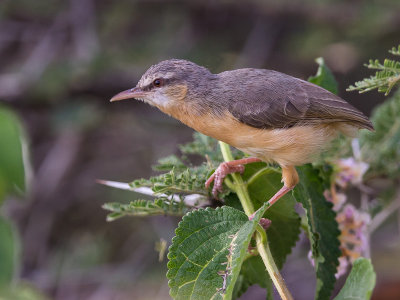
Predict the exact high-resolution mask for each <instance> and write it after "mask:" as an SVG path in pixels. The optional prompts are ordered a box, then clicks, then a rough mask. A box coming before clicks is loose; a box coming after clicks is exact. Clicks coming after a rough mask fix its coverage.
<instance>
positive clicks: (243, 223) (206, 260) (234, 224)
mask: <svg viewBox="0 0 400 300" xmlns="http://www.w3.org/2000/svg"><path fill="white" fill-rule="evenodd" d="M261 213H262V210H259V211H258V212H257V213H256V214H255V216H254V218H253V220H249V219H248V217H247V216H246V215H245V214H244V213H243V212H241V211H239V210H236V209H234V208H232V207H228V206H224V207H222V208H217V209H215V210H214V209H211V208H206V209H199V210H197V211H193V212H190V213H188V214H187V215H186V216H184V217H183V219H182V221H181V222H180V223H179V226H178V228H177V230H176V237H174V238H173V240H172V245H171V247H170V249H169V253H168V259H169V262H168V269H169V271H168V273H167V278H168V279H169V286H170V288H171V290H170V294H171V296H172V297H173V298H174V299H199V300H201V299H230V298H231V296H232V293H233V289H234V285H235V282H236V280H237V278H238V276H239V272H240V269H241V266H242V263H243V261H244V259H245V257H246V254H247V249H248V245H249V243H250V240H251V237H252V235H253V233H254V231H255V230H256V227H257V226H259V225H258V222H259V220H260V218H261Z"/></svg>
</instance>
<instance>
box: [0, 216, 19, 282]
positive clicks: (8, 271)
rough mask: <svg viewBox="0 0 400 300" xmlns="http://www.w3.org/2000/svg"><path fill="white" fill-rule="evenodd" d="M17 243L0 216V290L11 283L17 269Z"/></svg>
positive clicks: (13, 234) (10, 229) (9, 226)
mask: <svg viewBox="0 0 400 300" xmlns="http://www.w3.org/2000/svg"><path fill="white" fill-rule="evenodd" d="M17 254H18V243H17V240H16V235H15V233H14V230H13V228H12V226H11V224H10V223H9V222H8V221H7V220H5V219H4V218H3V217H1V216H0V290H1V289H2V287H4V286H7V285H9V284H10V283H11V281H12V279H13V277H14V272H15V269H16V267H17V257H18V256H17Z"/></svg>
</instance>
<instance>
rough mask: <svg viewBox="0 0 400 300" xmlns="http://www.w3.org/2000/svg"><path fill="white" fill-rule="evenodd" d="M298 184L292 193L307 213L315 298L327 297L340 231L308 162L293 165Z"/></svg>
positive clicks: (318, 179) (334, 265)
mask: <svg viewBox="0 0 400 300" xmlns="http://www.w3.org/2000/svg"><path fill="white" fill-rule="evenodd" d="M297 170H298V172H299V176H300V183H299V184H298V185H297V186H296V188H295V190H294V195H295V198H296V200H297V201H299V202H300V203H301V204H302V205H303V208H304V209H305V210H306V214H307V224H308V232H309V234H310V242H311V247H312V254H313V259H314V262H315V269H316V276H317V287H316V299H321V300H322V299H329V297H330V295H331V292H332V289H333V286H334V284H335V281H336V279H335V273H336V268H337V266H338V264H339V262H338V257H339V256H340V255H341V252H340V250H339V246H340V242H339V240H338V236H339V234H340V231H339V229H338V224H337V222H336V220H335V217H336V214H335V212H334V211H333V210H332V203H330V202H328V201H326V199H325V197H324V196H323V191H324V186H323V182H322V179H321V178H320V177H319V176H318V171H317V170H315V169H313V167H312V166H311V165H305V166H302V167H300V168H297Z"/></svg>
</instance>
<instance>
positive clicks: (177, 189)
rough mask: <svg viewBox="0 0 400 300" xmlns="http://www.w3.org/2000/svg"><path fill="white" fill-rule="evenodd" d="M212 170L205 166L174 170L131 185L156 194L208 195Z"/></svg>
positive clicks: (139, 180) (136, 181)
mask: <svg viewBox="0 0 400 300" xmlns="http://www.w3.org/2000/svg"><path fill="white" fill-rule="evenodd" d="M210 171H211V170H210V168H209V167H207V166H206V165H205V164H202V165H200V166H198V167H193V168H187V169H185V170H184V171H177V170H175V169H174V168H173V169H172V170H171V171H169V172H168V173H165V174H162V175H158V176H154V177H151V178H150V179H149V180H147V179H138V180H135V181H133V182H131V183H130V186H131V187H132V188H138V187H150V188H151V189H152V190H153V191H154V193H156V194H166V195H172V194H201V195H208V190H206V188H205V187H204V183H205V182H206V180H207V178H208V176H209V175H210V173H211V172H210Z"/></svg>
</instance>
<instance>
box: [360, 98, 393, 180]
mask: <svg viewBox="0 0 400 300" xmlns="http://www.w3.org/2000/svg"><path fill="white" fill-rule="evenodd" d="M399 116H400V91H399V92H396V94H394V95H393V97H391V98H390V99H388V100H387V101H385V102H384V103H382V104H381V105H379V106H378V107H377V108H376V109H375V110H374V111H373V113H372V117H371V121H372V123H373V124H374V127H375V132H370V131H366V130H363V131H361V132H360V144H361V155H362V159H363V160H364V161H365V162H367V163H369V164H370V171H369V172H375V173H378V174H383V175H385V176H387V175H390V176H391V177H394V178H395V177H397V176H398V175H399V174H400V150H399V145H400V119H399Z"/></svg>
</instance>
